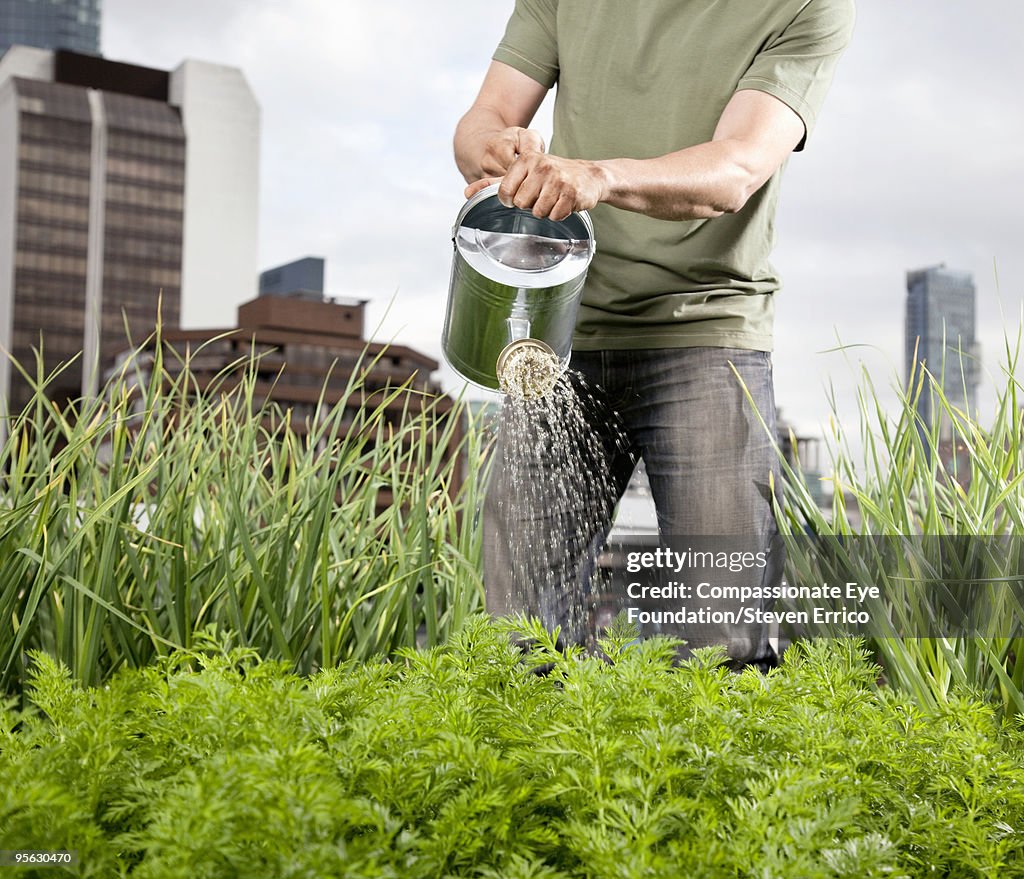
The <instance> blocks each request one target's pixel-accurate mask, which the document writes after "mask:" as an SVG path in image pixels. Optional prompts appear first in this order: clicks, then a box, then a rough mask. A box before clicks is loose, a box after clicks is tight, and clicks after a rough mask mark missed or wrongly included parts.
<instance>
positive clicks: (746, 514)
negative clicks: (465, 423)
mask: <svg viewBox="0 0 1024 879" xmlns="http://www.w3.org/2000/svg"><path fill="white" fill-rule="evenodd" d="M571 371H572V372H571V374H572V373H576V374H577V375H575V376H574V377H573V378H572V381H573V383H574V386H575V395H574V396H575V397H576V399H577V400H578V401H579V404H580V405H579V406H575V405H570V404H569V403H568V402H567V401H566V400H565V399H563V400H561V401H555V402H549V403H548V404H547V405H546V406H536V405H534V408H533V409H532V410H530V411H528V412H526V413H525V414H524V411H523V409H522V407H523V405H524V404H522V403H516V404H513V403H512V402H511V401H506V404H505V407H504V409H503V413H502V419H501V426H500V428H499V435H498V439H497V443H496V447H495V451H494V454H495V459H494V464H493V466H492V475H491V482H490V485H489V487H488V491H487V495H486V500H485V505H484V580H485V586H486V595H487V608H488V611H490V612H491V613H494V614H497V615H505V614H509V613H514V612H520V611H522V612H525V613H527V614H530V615H533V616H537V617H539V618H540V619H541V620H542V621H543V622H544V624H545V626H546V627H548V628H549V629H554V627H556V626H558V627H560V629H561V634H562V639H563V641H564V642H567V643H573V642H575V643H588V642H590V641H591V640H592V636H593V633H592V632H591V631H589V628H588V627H589V626H590V625H591V622H590V618H589V613H588V602H589V591H590V589H591V588H592V585H593V581H594V576H593V575H594V570H595V561H596V558H597V554H598V552H599V551H600V550H601V548H602V546H603V544H604V540H605V537H606V535H607V532H608V529H609V527H610V524H611V521H612V517H613V515H614V511H615V505H616V503H617V501H618V500H619V498H620V497H621V495H622V492H623V491H624V490H625V488H626V485H627V483H628V481H629V478H630V476H631V474H632V472H633V469H634V466H635V464H636V461H637V459H638V458H642V459H643V460H644V463H645V465H646V468H647V474H648V478H649V480H650V485H651V492H652V495H653V498H654V503H655V507H656V509H657V514H658V528H659V532H660V540H661V542H662V545H664V546H677V547H678V546H684V545H685V544H688V543H692V540H693V539H694V538H697V539H699V538H701V537H708V538H736V539H738V540H740V541H742V542H743V543H744V545H745V546H747V547H750V548H752V549H755V550H756V549H758V548H768V547H769V546H772V545H774V544H777V529H776V523H775V518H774V514H773V511H772V505H771V492H772V489H771V488H770V486H771V485H773V484H774V486H775V490H776V492H778V491H779V487H780V485H781V481H780V471H779V464H778V457H777V453H776V451H775V449H774V447H773V445H772V439H771V438H772V437H773V436H774V434H775V401H774V391H773V384H772V366H771V355H770V354H768V353H765V352H762V351H750V350H745V349H733V348H712V347H698V348H675V349H653V350H608V351H595V352H589V351H587V352H576V353H574V355H573V358H572V364H571ZM748 394H749V398H748V396H747V395H748ZM752 403H753V405H752ZM754 406H756V408H757V410H758V411H759V412H760V418H759V417H758V415H757V414H756V413H755V411H754ZM762 420H763V422H764V424H762V423H761V421H762ZM766 428H767V429H766ZM769 432H770V433H769ZM684 548H685V546H684ZM781 561H782V560H781V557H780V555H779V552H778V551H775V552H772V553H769V559H768V564H767V565H766V566H765V567H764V568H763V569H757V570H754V571H749V570H748V571H743V572H742V573H740V574H734V573H730V572H728V571H726V572H722V573H720V574H719V575H718V577H719V579H718V580H716V583H717V582H719V581H721V582H723V583H729V582H734V583H743V584H751V583H752V582H753V585H760V586H764V585H770V584H773V583H774V584H777V583H778V581H779V579H780V578H781V576H782V573H781V571H782V568H781ZM680 576H682V574H680ZM752 577H753V578H755V579H754V580H753V581H752V580H751V578H752ZM722 578H724V579H722ZM730 578H731V579H730ZM700 603H701V604H702V605H705V606H708V605H710V606H711V607H718V608H719V609H726V610H728V609H730V608H732V609H736V608H738V607H739V602H737V601H734V600H721V601H718V602H717V603H716V601H715V600H703V601H701V602H700ZM677 604H678V602H677ZM748 604H749V602H748ZM691 606H694V605H693V604H692V603H691ZM766 606H767V605H762V609H764V608H765V607H766ZM661 631H665V632H666V633H668V634H673V635H676V636H678V637H681V638H683V639H685V640H686V641H687V644H688V647H689V648H692V647H696V646H707V645H710V644H722V645H724V646H725V647H726V649H727V651H728V653H729V656H730V658H731V659H732V661H733V663H734V664H736V665H744V664H756V665H760V666H762V667H764V666H765V665H769V664H771V662H772V661H773V652H772V649H771V647H770V646H769V642H768V634H769V633H768V630H767V628H766V627H765V626H764V625H763V624H761V623H760V622H756V623H752V624H751V623H737V622H735V621H731V622H730V623H729V624H723V623H721V622H718V623H708V624H704V623H699V624H694V623H690V624H685V625H681V626H676V627H671V626H670V627H662V628H661Z"/></svg>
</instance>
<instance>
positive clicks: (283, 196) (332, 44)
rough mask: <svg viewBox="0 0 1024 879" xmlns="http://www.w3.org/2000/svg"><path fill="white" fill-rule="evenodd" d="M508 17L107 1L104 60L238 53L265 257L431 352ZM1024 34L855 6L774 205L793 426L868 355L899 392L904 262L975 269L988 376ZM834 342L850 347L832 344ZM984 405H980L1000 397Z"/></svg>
mask: <svg viewBox="0 0 1024 879" xmlns="http://www.w3.org/2000/svg"><path fill="white" fill-rule="evenodd" d="M694 2H695V0H694ZM737 2H738V0H737ZM759 2H762V0H759ZM763 2H767V0H763ZM511 8H512V0H488V2H486V3H481V2H473V0H432V2H429V3H422V2H416V0H380V2H376V3H367V2H354V0H176V2H175V3H168V2H166V0H105V2H104V9H103V15H104V20H103V51H104V54H105V55H106V56H107V57H109V58H111V59H114V60H120V61H128V62H132V63H136V64H144V65H151V66H156V67H163V68H167V69H170V68H173V67H174V66H176V65H177V64H178V63H179V62H180V61H181V60H182V59H184V58H198V59H202V60H207V61H214V62H219V63H224V64H230V65H234V66H238V67H240V68H241V69H242V70H243V71H244V73H245V75H246V77H247V79H248V81H249V83H250V84H251V86H252V88H253V90H254V92H255V93H256V96H257V99H258V100H259V102H260V105H261V107H262V126H263V130H262V177H261V194H260V203H261V218H260V229H261V234H260V266H259V267H260V268H261V269H263V268H267V267H270V266H272V265H276V264H278V263H281V262H286V261H289V260H292V259H296V258H298V257H301V256H306V255H316V256H323V257H325V258H326V259H327V274H326V286H327V292H328V293H329V294H332V295H348V296H357V297H362V298H367V299H369V300H371V303H372V304H371V310H370V313H369V323H370V325H371V326H375V325H377V324H378V323H379V322H381V321H383V323H382V324H381V326H382V329H381V331H380V333H379V334H378V337H379V338H387V339H392V338H393V339H395V340H396V341H398V342H401V343H403V344H407V345H411V346H413V347H416V348H419V349H421V350H423V351H425V352H427V353H429V354H431V355H432V356H434V357H437V358H439V359H440V333H441V324H442V319H443V312H444V303H445V299H446V294H447V287H448V272H449V267H450V259H451V245H450V238H449V236H450V232H451V224H452V221H453V220H454V218H455V216H456V214H457V212H458V210H459V208H460V207H461V205H462V203H463V197H462V187H463V184H462V181H461V178H460V177H459V175H458V173H457V172H456V170H455V166H454V163H453V160H452V157H451V134H452V130H453V128H454V126H455V123H456V121H457V120H458V118H459V116H460V115H461V114H462V113H463V112H464V110H465V109H466V107H467V106H468V105H469V103H470V101H471V100H472V98H473V96H474V94H475V93H476V89H477V87H478V86H479V83H480V80H481V78H482V76H483V73H484V70H485V68H486V66H487V63H488V61H489V58H490V54H491V52H492V50H493V48H494V45H495V44H496V43H497V41H498V39H499V38H500V36H501V33H502V31H503V29H504V23H505V20H506V18H507V16H508V14H509V12H510V10H511ZM628 8H629V5H628V4H623V10H624V11H623V14H628V11H627V10H628ZM1021 33H1024V3H1022V2H1021V0H985V2H983V3H963V2H959V0H898V2H885V0H860V3H859V9H858V24H857V30H856V33H855V36H854V42H853V44H852V46H851V47H850V49H849V50H848V52H847V54H846V56H845V57H844V59H843V61H842V63H841V65H840V68H839V71H838V75H837V78H836V82H835V84H834V86H833V89H832V92H831V95H830V97H829V101H828V103H827V105H826V107H825V110H824V112H823V113H822V116H821V118H820V121H819V125H818V128H817V131H816V132H815V135H814V137H813V139H812V141H811V142H810V144H809V146H808V149H807V151H806V152H804V153H802V154H799V155H796V156H794V158H793V159H792V160H791V162H790V164H789V168H788V171H787V174H786V180H785V182H784V185H783V193H782V203H781V207H780V214H779V222H778V246H777V250H776V258H775V262H776V265H777V266H778V268H779V269H780V271H781V272H782V275H783V278H784V283H785V287H784V290H783V291H782V292H781V293H780V294H779V297H778V307H777V324H776V352H775V374H776V392H777V398H778V403H779V405H780V407H781V408H782V411H783V415H784V417H786V418H787V420H789V421H791V422H792V423H794V424H795V425H796V426H797V427H798V428H800V429H801V430H803V431H806V432H809V433H819V432H820V425H822V424H824V423H825V422H826V421H827V419H828V401H827V394H826V390H825V389H826V386H827V385H828V384H830V383H831V384H832V385H833V386H834V387H835V389H836V393H837V396H838V400H839V405H840V416H841V418H842V419H843V421H844V422H845V421H846V420H847V417H850V418H853V411H852V406H853V403H852V399H853V394H852V391H853V388H854V387H855V385H856V384H857V381H858V379H857V372H858V370H859V369H860V367H861V365H862V364H863V365H864V366H866V367H867V368H868V370H869V371H870V373H871V376H872V378H873V380H874V382H875V384H876V385H877V386H879V387H880V388H881V389H882V391H883V397H885V398H887V399H890V398H891V397H890V395H889V394H888V392H887V391H886V390H885V389H886V388H887V387H888V386H890V385H891V384H892V383H893V382H894V381H897V380H899V377H900V376H902V372H903V365H902V357H903V354H902V351H903V314H904V300H905V277H904V275H905V272H906V270H907V269H912V268H920V267H924V266H928V265H934V264H936V263H940V262H944V263H946V264H947V265H948V266H950V267H951V268H957V269H966V270H969V271H971V272H973V274H974V278H975V282H976V285H977V288H978V308H977V311H978V325H979V339H980V342H981V344H982V349H983V355H984V361H985V367H986V369H988V370H990V371H998V369H999V365H1000V361H999V358H998V354H999V351H1000V349H1001V346H1002V343H1003V335H1004V329H1005V330H1006V331H1008V332H1009V333H1011V334H1012V335H1015V334H1016V332H1017V329H1018V327H1019V326H1020V311H1021V306H1022V297H1024V234H1022V233H1024V208H1022V202H1021V198H1022V196H1024V161H1022V158H1024V101H1022V99H1021V96H1020V83H1021V82H1024V52H1022V51H1021V47H1020V35H1021ZM542 116H543V118H542V120H541V122H540V125H539V127H541V128H542V129H547V127H549V123H548V122H547V121H546V120H547V119H548V118H549V113H548V112H546V111H544V110H542ZM226 234H229V233H226ZM599 246H600V242H599ZM997 278H998V282H997ZM253 292H254V291H225V294H224V300H223V302H218V303H210V305H209V311H208V312H206V313H203V314H191V315H186V320H187V321H188V322H189V323H190V324H192V325H197V324H201V325H207V326H209V325H221V326H223V325H229V324H233V323H234V313H235V312H234V309H235V306H237V304H238V303H239V302H242V301H244V300H246V299H248V298H250V297H251V295H253ZM389 303H392V304H391V306H390V312H389V313H388V314H387V316H386V317H385V310H386V309H387V308H388V304H389ZM837 341H840V342H842V343H843V344H844V345H847V346H854V347H851V348H849V349H848V350H847V351H846V352H845V353H844V354H840V353H835V352H834V351H833V352H831V353H829V351H828V349H831V348H834V347H835V346H836V344H837ZM442 376H443V377H445V378H446V384H447V386H448V387H453V386H454V381H453V380H452V379H453V374H452V373H451V372H450V371H449V370H446V369H443V370H442ZM985 384H986V386H988V387H991V383H990V382H989V381H988V380H986V381H985ZM981 405H982V409H983V412H982V415H983V417H984V416H985V415H986V414H987V410H990V409H991V405H992V393H991V390H987V391H984V392H983V394H982V397H981ZM854 422H855V418H854V419H853V421H851V426H852V424H853V423H854Z"/></svg>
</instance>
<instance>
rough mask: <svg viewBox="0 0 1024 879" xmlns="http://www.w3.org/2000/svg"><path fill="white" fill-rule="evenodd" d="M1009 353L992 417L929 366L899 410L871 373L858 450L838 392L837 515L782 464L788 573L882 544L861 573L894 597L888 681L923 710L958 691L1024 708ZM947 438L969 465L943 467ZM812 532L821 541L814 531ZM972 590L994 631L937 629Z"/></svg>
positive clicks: (864, 390)
mask: <svg viewBox="0 0 1024 879" xmlns="http://www.w3.org/2000/svg"><path fill="white" fill-rule="evenodd" d="M1004 353H1005V362H1004V363H1003V364H1002V367H1001V368H1002V376H1001V379H1000V380H999V386H998V387H997V403H996V406H995V411H994V413H993V415H992V417H991V420H990V421H986V422H984V423H983V422H982V421H981V420H980V419H979V418H978V416H977V415H975V414H972V413H969V412H966V411H963V410H961V409H960V408H959V407H957V406H956V405H954V404H953V403H952V402H951V401H950V397H949V395H947V393H946V391H945V390H944V388H943V386H942V382H941V381H939V380H938V379H937V378H936V376H935V375H933V374H931V373H930V372H929V371H928V370H927V369H925V368H923V367H922V368H920V369H918V370H917V371H916V373H915V375H914V376H913V378H912V380H911V381H910V382H908V387H907V388H899V390H898V392H897V393H898V404H897V406H896V408H895V411H894V412H891V413H890V412H889V411H887V410H886V408H885V407H884V406H883V404H882V403H881V402H880V399H879V394H878V392H877V391H876V388H875V386H874V385H873V383H872V381H871V379H870V377H869V376H868V375H867V373H866V372H865V373H864V375H863V378H862V383H861V387H860V390H859V393H858V415H859V419H858V420H859V425H858V427H859V438H860V445H861V448H862V450H863V451H862V454H861V455H860V456H856V455H854V454H853V453H852V452H851V445H852V442H851V436H850V434H849V432H848V431H847V430H846V428H844V426H843V423H842V421H841V420H840V419H839V418H838V417H836V416H835V413H836V407H835V401H834V399H833V400H832V408H833V418H832V419H831V436H830V437H829V440H830V442H829V449H830V456H831V465H832V475H831V481H832V483H833V489H834V491H833V499H832V508H831V511H829V512H824V511H822V510H821V509H819V508H818V506H817V505H816V504H815V502H814V500H813V498H812V494H811V492H810V491H809V490H808V486H807V482H806V476H805V474H804V473H803V471H802V469H801V467H800V464H799V462H797V463H796V464H795V465H794V466H790V465H788V464H786V463H785V462H784V464H783V466H784V468H785V477H786V479H785V490H784V503H783V505H782V508H781V509H780V510H779V517H778V518H779V522H780V526H781V529H782V531H783V533H784V537H785V540H786V543H787V553H788V556H789V565H790V568H791V570H793V571H794V572H795V576H796V577H797V578H799V579H802V580H804V581H806V582H812V583H813V582H816V580H817V578H818V577H820V576H821V574H822V561H823V558H824V557H826V556H831V557H833V558H834V557H836V556H838V555H842V554H843V547H847V546H850V545H852V544H854V543H856V542H857V540H858V539H863V538H866V537H870V538H871V541H868V542H867V543H866V544H862V546H863V545H870V546H881V547H885V549H886V552H885V553H882V554H880V555H878V556H876V557H873V558H872V557H871V553H870V552H861V553H860V554H859V556H858V557H857V558H855V559H854V561H853V563H852V567H853V570H852V573H853V575H854V576H855V577H856V578H859V579H860V580H861V582H863V583H865V584H867V583H872V584H874V585H879V586H881V587H882V589H883V593H884V594H885V596H886V603H887V607H886V611H887V614H888V616H887V618H886V619H885V620H884V622H885V625H886V626H887V627H888V634H889V635H890V636H889V637H886V636H885V634H886V633H883V634H882V636H880V637H876V638H875V639H874V640H873V642H872V647H873V649H874V650H875V653H876V656H877V658H878V660H879V662H880V663H881V665H882V666H883V668H884V670H885V675H886V677H887V678H888V680H889V682H890V683H892V684H893V685H896V686H898V687H900V688H901V689H903V690H905V691H907V692H909V693H910V694H912V695H913V696H914V697H915V699H916V700H917V701H918V702H919V703H921V704H923V705H926V706H932V707H935V706H940V705H943V704H945V703H947V702H948V701H949V699H950V698H951V694H952V692H953V691H954V690H955V689H963V688H967V689H970V690H973V691H975V692H980V693H984V694H986V695H987V696H990V697H991V698H993V699H994V700H995V701H996V702H997V703H998V704H999V705H1000V706H1002V708H1003V709H1004V710H1005V711H1007V712H1012V713H1021V712H1024V607H1022V604H1021V586H1022V581H1021V577H1020V572H1021V570H1022V568H1021V561H1022V552H1021V543H1022V541H1024V438H1022V427H1024V422H1022V411H1021V402H1024V401H1022V400H1021V397H1020V382H1019V380H1018V379H1017V378H1016V372H1017V365H1018V362H1019V355H1020V338H1019V337H1018V339H1017V341H1016V343H1015V344H1014V343H1012V342H1011V341H1009V340H1008V341H1007V343H1006V347H1005V352H1004ZM954 371H955V370H948V372H954ZM921 395H928V396H930V398H931V403H932V406H931V411H932V412H933V413H934V415H933V417H932V418H931V419H930V422H928V423H925V422H924V421H922V419H921V417H920V416H919V415H918V406H917V403H918V400H919V398H920V397H921ZM947 437H948V439H947ZM944 439H947V442H950V441H951V442H952V443H955V445H956V447H957V448H958V450H959V453H960V456H961V460H964V459H965V460H966V461H967V464H968V466H967V472H964V468H963V465H962V464H961V463H958V462H957V460H956V458H955V457H953V458H952V459H950V458H949V457H948V456H947V458H946V459H945V460H947V461H948V462H949V463H944V458H943V456H942V455H941V454H940V445H941V443H942V441H943V440H944ZM964 456H966V457H964ZM808 534H811V535H814V536H815V538H816V539H815V540H814V541H808V540H806V539H804V537H805V536H806V535H808ZM922 535H923V536H924V539H923V540H916V539H913V538H914V537H918V536H922ZM851 538H853V539H852V540H851ZM846 561H849V557H847V558H846ZM982 584H985V585H982ZM961 587H969V588H970V589H972V590H973V591H972V592H971V595H972V602H973V607H972V611H973V614H974V617H973V621H974V623H975V624H976V630H975V631H976V632H980V633H987V635H986V636H984V637H983V636H981V634H975V633H972V632H968V631H966V630H955V629H954V628H950V630H949V631H948V632H946V631H937V629H941V628H942V627H943V625H944V624H943V622H942V620H943V613H944V605H945V604H947V603H948V601H949V599H950V598H951V597H952V598H953V600H954V601H955V600H956V597H957V591H958V589H960V590H961V594H962V589H961ZM837 634H838V633H837ZM921 634H929V635H932V636H933V637H917V636H918V635H921Z"/></svg>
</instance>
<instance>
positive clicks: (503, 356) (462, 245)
mask: <svg viewBox="0 0 1024 879" xmlns="http://www.w3.org/2000/svg"><path fill="white" fill-rule="evenodd" d="M452 243H453V245H454V250H455V252H454V256H453V258H452V274H451V282H450V284H449V289H448V308H447V311H446V314H445V319H444V332H443V334H442V336H441V348H442V351H443V352H444V356H445V359H446V360H447V361H448V363H449V364H451V366H452V368H453V369H454V370H455V371H456V372H458V373H459V375H461V376H462V377H463V378H465V379H468V380H469V381H471V382H473V383H474V384H477V385H480V386H482V387H485V388H489V389H491V390H499V389H501V388H502V376H503V373H504V372H505V371H506V369H508V368H509V365H510V364H511V363H512V362H513V361H514V360H515V359H516V358H517V357H519V356H521V355H522V354H523V353H526V352H528V351H529V350H530V349H532V350H533V351H535V352H541V353H543V354H544V355H548V356H550V357H553V358H556V359H557V362H558V365H559V368H558V369H557V370H556V371H555V372H554V373H553V375H552V376H551V377H550V379H549V380H548V381H547V382H546V384H542V385H541V386H540V387H538V388H535V393H534V394H533V395H535V396H541V395H543V394H545V393H547V392H548V391H550V390H551V388H552V387H553V386H554V384H555V382H556V381H557V379H558V376H559V375H560V374H561V372H562V371H564V370H565V368H566V367H567V366H568V365H569V356H570V354H571V352H572V336H573V330H574V329H575V326H576V312H577V311H578V309H579V303H580V297H581V295H582V293H583V282H584V280H585V279H586V275H587V268H588V267H589V266H590V261H591V259H593V256H594V249H595V244H594V227H593V225H592V223H591V221H590V217H589V216H588V215H587V213H586V212H585V211H580V212H578V213H574V214H571V215H570V216H568V217H566V219H564V220H558V221H555V220H549V219H538V218H537V217H535V216H533V214H531V213H530V212H529V211H524V210H521V209H519V208H507V207H505V206H504V205H503V204H502V203H501V202H500V201H498V184H496V183H495V184H492V185H491V186H488V187H487V188H486V189H482V190H481V191H480V192H478V193H476V195H474V196H473V197H472V198H471V199H469V201H467V202H466V204H465V205H464V206H463V208H462V210H461V211H460V212H459V216H458V219H457V220H456V221H455V226H454V228H453V230H452Z"/></svg>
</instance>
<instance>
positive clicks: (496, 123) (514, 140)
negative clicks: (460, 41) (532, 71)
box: [455, 61, 548, 197]
mask: <svg viewBox="0 0 1024 879" xmlns="http://www.w3.org/2000/svg"><path fill="white" fill-rule="evenodd" d="M547 91H548V90H547V89H546V88H545V87H544V86H542V85H541V84H540V83H539V82H537V81H536V80H533V79H530V77H528V76H527V75H526V74H525V73H520V72H519V71H518V70H516V69H515V68H514V67H509V66H508V65H507V64H502V63H501V62H500V61H492V62H491V66H490V68H489V69H488V70H487V75H486V76H485V77H484V82H483V85H481V87H480V93H479V94H478V95H477V98H476V100H475V101H474V102H473V106H472V107H470V108H469V110H468V112H467V113H466V115H465V116H463V117H462V119H461V120H460V121H459V124H458V126H457V127H456V129H455V164H456V165H457V166H458V168H459V171H461V172H462V176H463V177H465V179H466V182H467V183H474V182H477V181H482V180H483V179H487V180H488V182H490V181H491V179H493V178H496V177H501V176H502V175H503V174H505V173H506V172H507V171H508V169H509V166H510V165H511V164H512V162H513V161H515V158H516V156H518V155H520V154H522V153H527V152H535V153H539V154H543V153H544V139H543V138H542V137H541V136H540V134H539V133H538V132H536V131H534V130H532V129H530V128H528V126H529V124H530V123H531V122H532V121H533V117H534V114H536V112H537V108H538V107H540V105H541V103H543V101H544V96H545V95H546V94H547ZM484 185H486V184H484ZM479 188H482V187H479ZM467 197H468V196H467Z"/></svg>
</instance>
